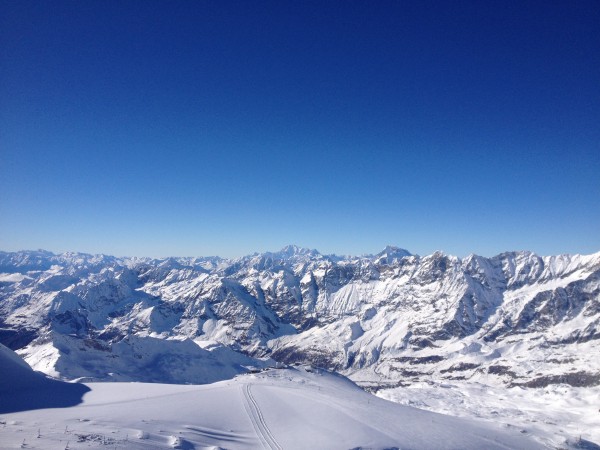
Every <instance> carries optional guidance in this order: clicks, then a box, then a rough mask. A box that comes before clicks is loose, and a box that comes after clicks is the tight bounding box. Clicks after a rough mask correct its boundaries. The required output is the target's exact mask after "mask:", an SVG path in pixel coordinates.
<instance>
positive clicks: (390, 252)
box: [375, 245, 412, 264]
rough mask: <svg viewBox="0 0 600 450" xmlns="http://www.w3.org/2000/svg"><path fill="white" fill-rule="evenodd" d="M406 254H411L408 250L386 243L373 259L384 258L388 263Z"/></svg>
mask: <svg viewBox="0 0 600 450" xmlns="http://www.w3.org/2000/svg"><path fill="white" fill-rule="evenodd" d="M406 256H412V254H411V253H410V252H409V251H408V250H405V249H403V248H400V247H396V246H395V245H386V247H385V248H384V249H383V250H382V251H380V252H379V253H377V254H376V255H375V260H377V261H379V260H381V258H386V259H387V261H388V264H389V263H391V262H392V261H394V260H399V259H402V258H404V257H406Z"/></svg>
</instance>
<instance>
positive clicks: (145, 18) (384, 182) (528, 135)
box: [0, 0, 600, 256]
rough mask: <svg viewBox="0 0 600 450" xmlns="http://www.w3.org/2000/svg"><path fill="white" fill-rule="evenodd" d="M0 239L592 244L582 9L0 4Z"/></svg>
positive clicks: (597, 198)
mask: <svg viewBox="0 0 600 450" xmlns="http://www.w3.org/2000/svg"><path fill="white" fill-rule="evenodd" d="M0 64H1V65H0V190H1V191H0V192H1V194H0V249H2V250H17V249H35V248H44V249H48V250H52V251H67V250H71V251H85V252H91V253H96V252H102V253H108V254H116V255H146V256H167V255H211V254H219V255H222V256H239V255H243V254H247V253H250V252H253V251H263V250H274V249H278V248H280V247H282V246H283V245H285V244H288V243H296V244H298V245H301V246H306V247H310V248H317V249H318V250H320V251H321V252H323V253H331V252H336V253H343V254H361V253H371V252H377V251H379V250H380V249H381V248H383V246H384V245H385V244H388V243H391V244H396V245H399V246H402V247H405V248H407V249H408V250H410V251H412V252H414V253H419V254H427V253H430V252H432V251H434V250H436V249H441V250H444V251H446V252H448V253H451V254H456V255H459V256H464V255H467V254H469V253H471V252H474V253H478V254H482V255H493V254H496V253H499V252H501V251H505V250H520V249H530V250H533V251H536V252H538V253H542V254H554V253H575V252H578V253H591V252H596V251H599V250H600V2H598V1H577V2H572V1H564V2H548V1H540V2H535V1H527V2H521V1H514V2H511V1H502V2H495V1H492V2H482V1H473V2H462V1H437V2H427V1H423V2H421V1H410V2H409V1H377V2H372V1H362V2H357V1H348V2H346V1H339V2H327V1H325V2H324V1H315V2H311V1H293V2H287V1H273V2H262V1H258V2H248V1H235V2H229V1H216V0H215V1H179V2H175V1H152V0H148V1H147V0H140V1H114V2H105V1H79V0H78V1H70V2H65V1H22V0H19V1H6V0H1V1H0Z"/></svg>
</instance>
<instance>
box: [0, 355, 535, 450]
mask: <svg viewBox="0 0 600 450" xmlns="http://www.w3.org/2000/svg"><path fill="white" fill-rule="evenodd" d="M10 361H11V362H9V359H7V358H3V360H2V361H1V362H2V363H3V365H8V364H13V363H14V362H15V361H13V360H10ZM38 381H39V380H38ZM10 382H11V380H10V379H8V378H7V377H2V384H3V386H2V389H0V408H1V409H0V411H3V412H2V413H0V448H2V449H10V448H38V449H48V450H51V449H60V450H63V449H65V448H69V449H79V448H94V447H101V448H111V449H113V448H118V449H119V448H120V449H152V448H181V449H194V448H195V449H206V448H219V447H221V448H227V449H260V448H263V449H307V448H314V449H351V448H357V447H362V448H394V447H396V448H402V449H474V450H475V449H477V450H479V449H483V448H485V449H507V448H513V449H516V448H518V449H535V448H542V446H541V444H539V443H537V442H535V441H534V440H532V439H531V438H529V437H526V436H523V435H520V434H519V433H518V432H516V431H515V430H506V429H500V428H499V427H495V426H494V425H481V424H479V423H475V422H474V421H471V420H468V419H459V418H454V417H450V416H444V415H440V414H436V413H431V412H427V411H422V410H419V409H415V408H412V407H408V406H402V405H398V404H395V403H391V402H388V401H386V400H383V399H380V398H377V397H375V396H373V395H371V394H368V393H366V392H364V391H362V390H361V389H360V388H358V387H357V386H355V385H354V384H353V383H351V382H350V381H348V380H347V379H346V378H343V377H341V376H338V375H334V374H331V373H327V372H322V371H316V370H312V369H310V368H302V367H299V368H287V369H270V370H268V371H265V372H262V373H258V374H247V375H241V376H237V377H236V378H234V379H232V380H228V381H221V382H217V383H213V384H209V385H165V384H149V383H89V384H86V385H85V386H87V387H89V388H90V391H89V392H87V393H85V392H84V393H83V394H81V395H82V401H81V403H79V404H77V405H75V406H68V407H61V408H45V406H48V405H50V403H48V399H47V398H45V399H44V401H43V402H42V403H40V405H38V406H39V407H41V408H42V409H30V408H31V402H30V403H29V404H28V405H27V408H28V409H27V410H21V411H19V409H20V408H19V404H18V402H16V403H15V402H12V404H11V405H12V406H10V407H6V404H8V403H6V404H5V405H4V407H3V402H5V401H6V400H7V399H10V398H19V392H21V393H23V392H25V393H26V396H28V397H31V396H32V395H33V396H35V395H36V393H37V392H38V391H39V392H40V393H41V394H40V395H42V394H43V392H42V391H44V389H45V387H44V386H41V387H40V386H38V385H37V384H36V383H37V381H36V383H34V384H32V385H31V386H29V388H28V387H26V386H25V387H24V386H23V385H21V386H19V387H16V388H15V389H11V388H10V386H9V384H10ZM63 384H65V385H67V389H68V386H72V388H73V389H79V387H80V386H82V385H77V384H67V383H63ZM23 389H24V390H23ZM44 395H45V394H44ZM42 396H43V395H42ZM44 402H45V403H44ZM107 446H108V447H107Z"/></svg>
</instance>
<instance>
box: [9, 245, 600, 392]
mask: <svg viewBox="0 0 600 450" xmlns="http://www.w3.org/2000/svg"><path fill="white" fill-rule="evenodd" d="M0 269H1V272H2V273H1V274H0V321H1V323H0V342H3V343H5V344H6V345H8V346H10V347H12V348H14V349H18V350H19V353H20V354H22V355H23V356H24V357H25V358H26V359H27V361H28V362H29V363H30V364H31V365H32V366H33V367H34V368H36V369H37V370H42V371H45V372H47V373H51V374H53V375H59V376H63V377H65V378H77V377H84V376H85V377H92V378H101V379H111V377H112V378H113V379H134V378H135V371H127V370H126V369H125V367H126V361H128V360H132V361H136V363H139V364H137V365H138V366H140V367H141V366H143V365H144V364H149V363H150V361H149V360H148V359H149V358H150V359H152V361H160V358H161V357H162V356H161V355H167V354H171V356H173V355H178V356H177V357H181V358H184V359H185V358H186V355H187V356H189V358H191V360H195V361H196V360H197V361H201V360H203V358H207V360H210V361H213V362H215V364H218V363H219V361H220V360H219V358H225V359H226V361H227V364H230V365H232V366H231V367H232V369H231V370H233V371H235V370H240V371H242V370H244V369H243V367H247V366H249V365H261V364H267V362H265V361H264V360H265V359H266V358H272V359H273V360H280V361H284V362H297V361H298V362H300V361H301V362H309V363H312V364H316V365H322V366H325V367H327V368H330V369H335V370H338V371H341V372H343V373H345V374H347V375H349V376H351V377H352V378H353V379H355V380H357V381H361V382H363V383H365V384H372V385H374V386H375V387H376V386H383V385H393V384H398V383H410V382H411V381H415V380H423V379H428V378H431V377H436V378H437V379H440V378H441V379H444V378H445V379H473V380H482V379H484V380H486V381H493V382H500V383H504V384H508V385H516V384H530V385H544V384H545V383H554V382H561V381H560V380H563V381H564V380H567V382H569V383H570V384H572V383H576V384H577V383H580V384H584V385H585V384H592V385H593V384H598V383H600V380H598V378H599V377H600V375H599V374H600V366H599V364H600V354H598V352H599V350H598V346H597V345H594V344H597V341H598V339H599V338H600V253H596V254H593V255H588V256H581V255H560V256H551V257H540V256H537V255H535V254H533V253H529V252H513V253H504V254H501V255H498V256H495V257H493V258H484V257H480V256H475V255H471V256H469V257H467V258H464V259H460V258H456V257H453V256H449V255H445V254H443V253H441V252H436V253H434V254H432V255H429V256H425V257H419V256H416V255H411V254H409V253H408V252H407V251H406V250H402V249H399V248H396V247H387V248H386V249H385V250H384V251H383V252H381V253H379V254H377V255H373V256H364V257H337V256H325V255H321V254H319V253H318V252H316V251H314V250H307V249H302V248H298V247H295V246H288V247H286V248H284V249H282V250H281V251H279V252H274V253H264V254H256V255H250V256H247V257H243V258H240V259H237V260H226V259H222V258H169V259H164V260H152V259H147V258H114V257H109V256H103V255H100V256H98V255H96V256H92V255H85V254H74V253H68V254H62V255H54V254H52V253H48V252H41V251H40V252H18V253H0ZM134 345H135V346H138V347H140V348H141V347H143V348H144V349H145V351H144V352H141V353H139V352H138V353H136V352H135V351H134V350H133V349H132V346H134ZM98 352H101V353H100V354H101V355H102V357H101V358H100V357H99V356H98ZM202 352H206V353H202ZM200 353H202V354H201V355H200ZM92 355H94V356H93V358H92ZM136 355H137V356H136ZM86 358H92V359H94V361H96V364H95V365H94V364H91V363H86ZM98 358H100V359H101V360H102V364H98V363H97V362H98ZM194 358H196V359H194ZM257 358H262V360H259V359H257ZM111 361H113V362H114V363H111ZM271 363H272V362H271ZM199 364H200V363H199ZM211 364H212V363H211ZM117 368H118V370H117ZM228 370H229V369H228ZM167 373H168V371H167V372H164V373H163V375H164V377H167V379H168V381H170V382H188V381H196V382H197V381H198V379H199V377H200V376H199V375H197V374H196V375H193V374H192V372H189V373H185V371H184V372H182V373H177V374H169V375H168V376H167ZM109 374H111V375H109ZM157 376H158V375H157ZM194 377H196V378H194ZM561 377H562V378H561ZM159 378H160V377H159ZM200 378H201V377H200ZM557 380H559V381H557ZM569 380H571V381H569ZM573 380H575V381H573Z"/></svg>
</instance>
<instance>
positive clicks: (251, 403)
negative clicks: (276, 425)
mask: <svg viewBox="0 0 600 450" xmlns="http://www.w3.org/2000/svg"><path fill="white" fill-rule="evenodd" d="M242 393H243V394H244V398H245V400H246V406H247V407H246V412H247V413H248V417H249V418H250V420H251V421H252V426H253V427H254V429H255V430H256V434H257V435H258V437H259V438H260V440H261V442H262V443H263V444H266V445H263V446H264V447H265V448H268V449H271V450H283V447H281V445H279V442H277V439H275V436H273V433H272V432H271V430H270V429H269V427H268V426H267V422H266V421H265V418H264V416H263V415H262V412H261V410H260V407H259V406H258V403H257V402H256V399H255V398H254V396H253V395H252V390H251V384H250V383H247V384H245V385H243V386H242Z"/></svg>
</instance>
